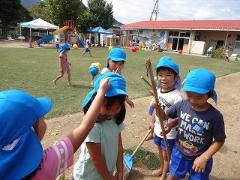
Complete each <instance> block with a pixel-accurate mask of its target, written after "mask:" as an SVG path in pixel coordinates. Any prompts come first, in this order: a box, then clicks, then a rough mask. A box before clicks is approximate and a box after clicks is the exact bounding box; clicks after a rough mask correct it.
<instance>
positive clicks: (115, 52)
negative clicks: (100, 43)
mask: <svg viewBox="0 0 240 180" xmlns="http://www.w3.org/2000/svg"><path fill="white" fill-rule="evenodd" d="M108 58H109V59H111V60H112V61H126V52H125V51H124V50H123V49H121V48H112V49H111V51H110V52H109V54H108Z"/></svg>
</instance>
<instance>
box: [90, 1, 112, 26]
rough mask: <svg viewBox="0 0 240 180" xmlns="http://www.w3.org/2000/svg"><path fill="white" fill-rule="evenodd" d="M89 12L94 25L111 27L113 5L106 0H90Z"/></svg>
mask: <svg viewBox="0 0 240 180" xmlns="http://www.w3.org/2000/svg"><path fill="white" fill-rule="evenodd" d="M88 8H89V14H90V16H91V20H92V24H91V26H92V27H96V26H102V27H104V28H106V29H108V28H110V27H111V26H112V23H113V5H112V3H107V2H106V0H88Z"/></svg>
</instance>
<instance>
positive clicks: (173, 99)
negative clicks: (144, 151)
mask: <svg viewBox="0 0 240 180" xmlns="http://www.w3.org/2000/svg"><path fill="white" fill-rule="evenodd" d="M157 93H158V100H159V103H160V104H161V108H162V109H163V110H164V112H166V111H167V110H168V109H169V108H170V107H171V106H172V105H174V104H176V103H177V102H179V101H181V100H182V99H183V98H182V96H181V92H180V91H179V90H178V89H175V90H172V91H169V92H161V89H160V88H157ZM155 118H156V121H155V124H154V133H155V135H157V136H159V137H162V136H161V135H160V133H161V132H162V129H161V125H160V121H159V119H158V118H157V116H155ZM172 121H173V120H172V119H168V120H166V121H164V124H168V123H170V122H172ZM176 136H177V130H176V128H173V129H172V130H171V131H170V132H169V133H168V134H167V139H175V138H176Z"/></svg>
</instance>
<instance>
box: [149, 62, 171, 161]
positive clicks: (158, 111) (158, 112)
mask: <svg viewBox="0 0 240 180" xmlns="http://www.w3.org/2000/svg"><path fill="white" fill-rule="evenodd" d="M146 68H147V73H148V76H149V79H150V82H151V87H152V91H153V96H154V99H155V103H156V107H155V108H156V115H157V117H158V119H159V120H160V125H161V129H162V133H163V140H164V143H165V145H166V151H167V160H168V162H169V161H170V151H169V146H168V142H167V137H166V132H165V129H164V124H163V121H165V120H166V119H167V116H166V114H165V112H164V111H163V110H162V109H161V107H160V106H159V100H158V95H157V89H156V83H155V81H154V76H153V70H152V63H151V60H150V59H148V60H147V61H146Z"/></svg>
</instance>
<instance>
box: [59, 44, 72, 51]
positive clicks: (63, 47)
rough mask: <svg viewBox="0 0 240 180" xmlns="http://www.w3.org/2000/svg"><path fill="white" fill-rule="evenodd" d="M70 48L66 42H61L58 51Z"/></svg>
mask: <svg viewBox="0 0 240 180" xmlns="http://www.w3.org/2000/svg"><path fill="white" fill-rule="evenodd" d="M70 49H71V46H70V45H69V44H68V43H63V44H61V46H60V50H59V52H60V53H63V52H64V51H66V50H70Z"/></svg>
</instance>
